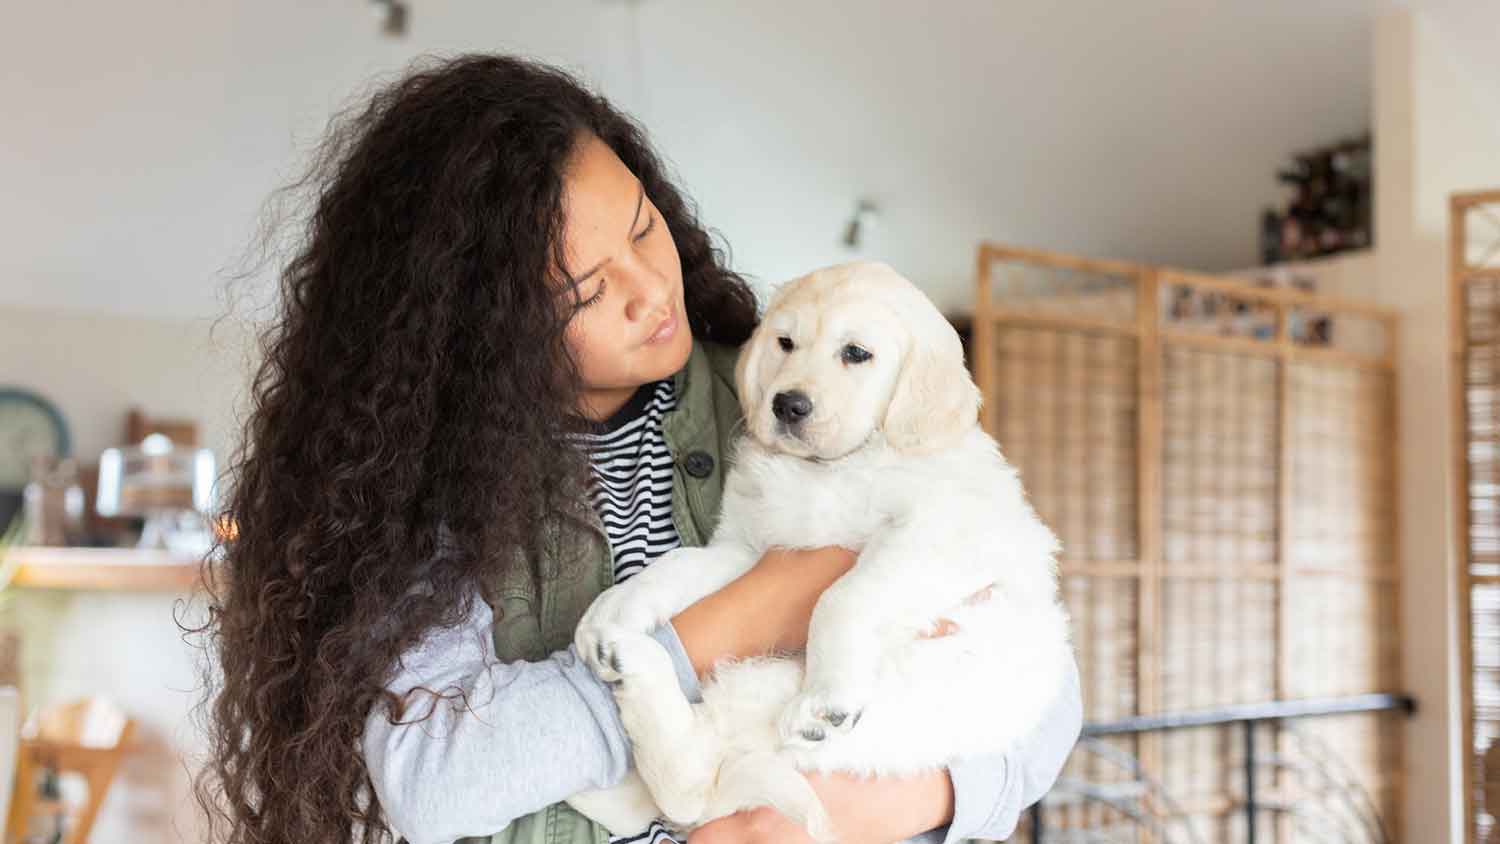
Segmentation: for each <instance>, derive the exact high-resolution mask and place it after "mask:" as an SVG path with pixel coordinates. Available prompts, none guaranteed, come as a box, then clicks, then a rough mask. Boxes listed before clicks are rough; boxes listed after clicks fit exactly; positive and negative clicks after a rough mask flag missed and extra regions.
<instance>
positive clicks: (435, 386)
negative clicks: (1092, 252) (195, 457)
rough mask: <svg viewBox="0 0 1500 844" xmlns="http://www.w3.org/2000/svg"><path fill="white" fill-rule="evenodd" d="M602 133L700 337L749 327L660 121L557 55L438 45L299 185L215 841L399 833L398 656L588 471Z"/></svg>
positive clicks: (749, 301) (322, 839)
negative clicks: (666, 233) (586, 364)
mask: <svg viewBox="0 0 1500 844" xmlns="http://www.w3.org/2000/svg"><path fill="white" fill-rule="evenodd" d="M589 134H592V135H594V136H597V137H598V138H599V139H601V140H602V141H604V142H605V143H606V144H608V145H609V146H610V147H611V148H612V149H613V150H614V152H615V153H616V154H617V155H618V156H619V157H620V159H621V160H622V161H623V162H624V163H625V165H626V166H628V167H629V168H630V169H631V171H632V172H634V173H635V175H636V176H637V177H638V178H639V179H640V180H641V182H642V183H643V184H644V186H645V190H646V192H647V194H648V195H649V196H650V197H651V199H652V201H653V202H654V203H655V204H656V206H657V208H659V209H660V212H661V215H662V218H663V219H664V220H665V221H666V224H667V225H668V226H669V228H670V230H671V234H672V237H673V239H674V240H675V241H676V243H677V249H678V252H679V254H680V257H681V261H682V270H683V286H684V298H685V302H686V307H687V312H688V317H689V324H690V325H691V327H692V331H693V333H694V336H695V337H697V338H698V339H707V340H714V341H718V342H723V343H731V344H738V343H741V342H743V341H744V340H745V339H746V338H747V337H748V336H749V334H750V332H751V330H752V329H753V327H754V323H755V320H756V303H755V298H754V296H753V294H752V292H751V290H750V288H749V287H748V286H747V284H746V283H745V281H744V280H743V279H742V278H741V277H739V276H738V275H736V274H735V273H733V272H731V271H730V270H729V269H727V268H726V265H725V264H726V262H725V259H724V257H723V255H722V253H721V252H720V251H719V250H718V249H716V248H715V246H714V245H713V243H712V242H711V240H710V237H709V235H708V234H707V233H706V232H705V230H704V229H703V227H702V226H701V225H700V224H699V222H698V220H697V212H696V209H695V208H694V207H693V206H692V205H690V204H689V202H688V201H687V199H686V198H685V197H684V196H683V195H682V194H681V193H680V192H679V191H678V190H677V189H676V188H675V187H674V186H673V185H672V183H671V181H670V180H669V178H668V174H667V172H666V169H665V167H664V166H663V164H662V162H661V161H660V159H659V158H658V157H657V155H656V154H655V153H654V152H653V151H652V150H651V148H650V146H649V144H648V143H647V140H646V137H645V135H644V133H643V131H642V130H641V129H640V128H639V127H638V126H637V125H635V124H634V123H633V122H632V121H631V120H630V119H629V118H627V117H626V116H624V115H623V114H621V113H620V112H618V111H616V110H615V109H614V108H613V107H611V106H610V104H609V103H608V102H606V101H605V100H604V99H602V98H601V97H599V96H597V95H595V94H593V93H591V92H589V91H588V90H587V89H585V87H584V86H582V85H581V84H579V83H578V82H577V81H576V80H575V79H574V78H572V77H571V76H569V75H568V74H566V73H564V72H561V71H559V70H557V69H554V68H549V67H546V66H540V65H537V64H534V63H530V62H526V61H521V60H518V59H514V58H508V57H501V56H488V55H476V56H462V57H458V58H450V59H443V60H435V59H426V60H423V61H422V62H419V63H418V64H417V65H415V66H414V67H413V68H412V69H410V70H408V71H407V72H406V73H405V74H404V75H403V76H402V77H401V78H400V79H398V80H397V81H395V82H393V83H390V84H388V85H386V86H384V87H381V88H380V89H379V90H378V91H377V92H376V93H375V94H374V95H373V97H372V98H371V99H370V100H369V102H368V104H365V105H361V106H358V107H355V108H352V109H349V110H347V111H344V112H342V113H340V114H339V115H337V116H335V118H334V120H333V121H332V123H331V125H330V128H329V130H328V132H327V134H326V136H325V138H324V140H323V141H322V143H321V144H320V145H319V147H318V148H317V152H316V155H314V156H313V160H312V164H311V167H310V169H309V170H308V171H307V173H306V174H305V175H304V176H303V177H302V178H301V179H299V180H297V181H296V182H294V183H293V184H292V185H290V186H288V188H287V189H289V190H290V189H296V190H299V191H301V192H302V193H303V194H305V195H307V196H310V197H311V198H310V201H309V202H308V203H307V205H308V207H307V208H306V210H305V212H304V217H303V220H304V222H303V224H302V225H301V226H300V228H299V229H298V231H297V240H296V246H295V248H294V250H293V251H292V252H291V257H290V259H289V260H287V261H286V262H285V264H284V266H283V267H282V268H281V270H280V275H279V278H280V283H279V294H280V298H279V303H278V304H277V306H276V308H277V310H276V312H275V314H276V318H275V320H274V321H273V324H272V326H271V327H270V328H269V329H267V330H266V331H265V332H263V333H262V334H261V335H260V337H259V341H260V352H261V355H262V359H261V362H260V364H259V368H258V370H257V371H256V374H255V376H254V378H253V380H252V382H251V391H250V408H249V414H248V416H247V417H246V419H245V422H244V430H243V437H242V439H241V441H240V443H239V445H238V447H237V448H236V450H235V453H234V455H233V456H232V459H231V460H230V471H229V475H228V480H229V482H230V484H231V487H230V491H229V492H228V493H227V495H226V498H225V504H226V506H225V513H226V514H227V515H228V516H229V517H230V518H232V523H233V525H234V527H235V532H234V533H233V534H232V535H229V536H226V538H224V539H222V540H221V541H220V542H219V545H218V549H217V550H218V551H219V552H220V553H219V555H218V556H219V557H220V560H219V562H218V563H217V564H216V566H215V567H214V568H213V569H212V570H210V571H209V572H208V573H207V577H208V580H209V589H208V592H207V594H208V598H207V611H208V615H207V621H206V624H205V626H204V627H202V628H200V630H199V632H201V633H203V634H205V636H206V644H207V647H208V648H209V652H210V653H211V654H212V655H213V657H214V659H215V660H216V665H214V666H212V670H211V673H212V674H213V675H214V676H215V677H216V679H214V680H213V681H212V683H211V687H210V689H209V697H208V698H207V700H208V701H209V703H208V707H207V710H206V711H207V714H208V715H209V720H210V728H209V730H210V738H211V747H210V754H209V762H208V764H207V765H206V766H205V768H204V769H203V771H202V774H201V775H200V777H199V778H198V782H197V796H198V799H199V801H200V803H202V804H203V807H204V809H205V811H207V813H208V815H209V826H210V833H209V834H210V836H211V838H212V839H214V840H224V841H227V842H231V844H308V842H318V844H342V842H353V841H360V842H375V841H383V840H387V839H388V838H389V837H390V835H391V833H390V830H389V828H388V826H387V824H386V823H385V821H384V819H383V817H382V812H381V808H380V804H379V801H378V799H377V797H376V795H375V794H374V792H373V789H372V787H371V780H370V776H369V772H368V770H367V768H366V766H365V763H364V760H363V758H362V755H361V753H360V741H361V735H362V733H363V726H364V723H365V719H366V717H367V716H368V714H369V713H370V712H371V711H372V710H371V707H373V706H376V705H377V704H382V703H391V704H394V705H393V706H392V712H393V714H392V716H391V717H393V718H394V717H399V716H397V715H396V714H394V713H396V712H399V711H400V706H399V704H398V702H395V701H390V700H389V697H390V696H389V695H388V694H387V693H386V692H384V690H383V688H382V687H383V685H384V684H385V683H386V682H388V681H389V679H390V678H391V676H392V674H393V671H394V668H395V662H396V659H397V655H398V654H400V653H401V652H402V651H403V650H404V649H406V648H408V647H410V646H412V645H413V644H415V643H416V642H417V641H418V640H419V638H420V637H421V636H422V635H423V633H424V632H425V631H428V630H429V629H430V628H434V627H436V626H440V625H453V624H456V623H458V622H459V620H460V619H462V618H463V617H464V616H465V615H466V614H467V612H468V611H469V609H470V606H469V602H470V601H471V600H472V597H471V596H473V595H475V594H481V595H486V596H487V595H488V593H487V592H485V587H486V584H488V583H492V582H494V579H495V577H496V576H497V574H498V573H499V572H500V569H501V568H502V567H503V566H505V565H508V564H509V563H508V562H507V561H508V560H510V559H512V558H513V556H515V555H513V554H512V553H509V552H511V551H512V550H513V549H515V548H517V547H525V546H526V544H527V543H528V541H529V539H530V537H529V535H528V533H529V527H530V526H532V525H534V524H535V522H536V520H537V518H538V517H539V516H541V515H542V514H544V513H547V512H549V511H551V510H552V509H553V508H554V507H556V506H558V504H559V502H561V501H562V499H561V497H560V496H563V495H566V494H567V490H568V489H570V488H574V487H571V486H570V485H567V484H566V481H567V480H568V479H569V478H570V476H571V477H574V478H576V477H577V473H578V472H580V471H583V470H584V469H585V468H586V463H584V462H583V458H582V457H581V455H579V454H578V453H577V451H576V450H575V449H572V448H569V447H568V446H567V444H566V441H565V439H564V438H561V437H559V436H558V434H559V431H562V430H565V429H566V428H567V426H568V425H569V422H568V420H569V419H572V418H574V414H573V409H574V408H575V407H576V406H577V398H578V394H579V390H580V383H579V379H578V372H577V368H576V366H575V364H574V361H573V360H572V359H571V358H570V357H569V354H568V351H567V348H566V346H565V344H564V340H563V333H564V326H565V325H566V322H567V320H568V317H569V316H570V315H571V313H572V304H571V303H570V302H568V301H567V299H566V297H562V296H559V295H558V293H557V291H558V281H559V278H558V275H557V274H558V272H559V270H558V268H559V267H560V266H561V264H560V262H558V260H557V258H558V255H559V252H560V240H561V238H560V236H559V234H560V232H561V230H562V222H563V221H562V210H561V200H560V198H561V195H562V189H563V176H564V170H565V166H566V164H567V162H568V160H569V156H570V154H571V153H572V152H573V151H574V149H575V148H576V146H577V145H578V143H579V141H580V140H581V139H582V138H586V137H587V136H588V135H589ZM440 521H441V522H442V523H443V524H444V525H446V527H447V528H448V533H449V534H451V541H450V540H449V539H447V538H445V539H444V540H443V542H442V543H441V544H440V542H439V532H438V525H439V522H440ZM531 574H532V576H533V577H536V576H537V574H536V572H535V571H534V570H533V571H532V572H531ZM215 686H216V688H215Z"/></svg>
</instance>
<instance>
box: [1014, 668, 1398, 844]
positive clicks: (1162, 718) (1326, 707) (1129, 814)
mask: <svg viewBox="0 0 1500 844" xmlns="http://www.w3.org/2000/svg"><path fill="white" fill-rule="evenodd" d="M1416 708H1417V704H1416V700H1415V699H1414V698H1412V697H1411V696H1410V695H1404V694H1366V695H1354V696H1350V697H1337V698H1315V699H1308V700H1290V701H1272V702H1269V703H1255V704H1242V705H1236V706H1225V707H1220V708H1215V709H1201V710H1190V711H1184V712H1173V713H1164V714H1161V715H1140V716H1135V717H1131V718H1124V719H1121V720H1118V721H1106V722H1097V723H1090V724H1085V725H1084V727H1083V735H1082V738H1081V739H1080V743H1079V746H1080V747H1086V748H1088V749H1089V750H1090V751H1091V752H1094V753H1096V754H1099V755H1101V756H1103V757H1105V758H1106V759H1107V760H1108V761H1110V762H1111V763H1113V764H1115V765H1117V766H1119V767H1124V768H1126V769H1127V770H1129V772H1130V773H1131V774H1132V776H1133V777H1134V782H1137V783H1140V784H1141V785H1142V786H1143V789H1144V790H1146V791H1150V792H1151V793H1152V794H1153V795H1154V797H1155V798H1156V799H1157V800H1159V801H1161V802H1163V803H1164V804H1165V805H1167V806H1168V807H1169V808H1170V807H1173V806H1174V805H1175V804H1174V801H1173V800H1172V799H1171V796H1170V795H1169V794H1167V793H1166V791H1165V789H1163V788H1162V787H1161V785H1160V784H1159V783H1158V782H1156V781H1155V780H1153V779H1152V778H1151V777H1150V775H1149V773H1148V772H1146V771H1144V770H1142V769H1141V767H1140V764H1139V762H1138V761H1137V760H1136V759H1135V757H1133V756H1131V755H1130V754H1128V753H1125V752H1124V751H1121V750H1118V749H1116V748H1112V747H1110V746H1108V745H1105V744H1103V743H1102V742H1101V741H1100V739H1103V738H1106V737H1110V736H1125V735H1136V734H1139V733H1149V732H1164V731H1171V730H1185V729H1194V728H1200V727H1225V726H1233V725H1241V726H1243V729H1244V755H1245V758H1244V760H1243V762H1242V764H1243V766H1244V777H1245V794H1244V807H1243V811H1244V816H1245V830H1246V840H1247V841H1248V842H1249V844H1256V814H1257V813H1258V812H1259V810H1260V809H1261V805H1260V803H1259V801H1258V800H1257V795H1256V780H1257V777H1256V768H1257V766H1258V765H1259V764H1260V763H1261V761H1262V757H1261V755H1260V751H1259V749H1258V747H1257V741H1256V735H1255V728H1256V727H1257V726H1259V725H1262V724H1265V723H1269V722H1283V721H1289V720H1293V719H1303V718H1316V717H1322V716H1329V715H1347V714H1350V713H1359V712H1388V711H1397V712H1402V713H1404V714H1406V715H1411V714H1412V713H1414V712H1415V711H1416ZM1299 738H1301V739H1303V740H1305V741H1312V740H1311V739H1310V737H1305V736H1299ZM1324 752H1325V753H1326V750H1325V751H1324ZM1328 755H1329V756H1330V757H1331V754H1328ZM1331 762H1332V763H1333V764H1338V763H1337V760H1336V759H1333V760H1331ZM1322 773H1323V775H1324V777H1325V778H1329V777H1330V775H1329V774H1328V773H1327V772H1326V771H1323V772H1322ZM1337 784H1338V785H1340V786H1341V787H1343V788H1344V789H1346V790H1349V791H1360V792H1362V791H1363V790H1362V789H1361V788H1360V787H1359V785H1358V784H1357V783H1355V782H1353V779H1352V777H1346V778H1345V780H1344V781H1343V782H1341V783H1337ZM1071 788H1072V789H1073V790H1075V791H1076V792H1078V793H1079V794H1080V795H1081V796H1083V797H1084V798H1085V799H1094V800H1099V801H1101V802H1104V803H1105V804H1107V805H1110V806H1111V807H1112V808H1114V809H1115V810H1117V811H1119V812H1120V813H1121V814H1122V815H1123V816H1124V817H1126V818H1129V819H1130V820H1131V821H1132V822H1134V823H1136V824H1138V825H1141V826H1146V827H1149V828H1152V829H1153V831H1155V830H1156V829H1159V828H1160V827H1161V826H1162V824H1161V822H1160V821H1159V820H1157V819H1155V818H1153V817H1150V816H1148V815H1147V814H1146V813H1144V812H1141V811H1140V810H1138V809H1136V808H1135V807H1133V806H1131V805H1127V804H1125V803H1123V802H1122V801H1119V800H1117V799H1115V798H1114V797H1112V796H1111V795H1109V794H1106V793H1105V792H1104V791H1103V789H1102V788H1100V787H1098V786H1095V785H1093V784H1089V783H1073V784H1072V785H1071ZM1348 800H1349V801H1350V804H1351V805H1355V804H1358V807H1357V808H1358V811H1357V812H1356V814H1358V815H1359V816H1360V817H1361V818H1364V819H1365V820H1366V822H1367V824H1373V827H1374V828H1373V829H1372V830H1371V832H1372V838H1373V839H1374V840H1377V841H1386V840H1389V838H1390V836H1389V835H1388V833H1387V832H1386V831H1385V829H1384V827H1383V825H1382V823H1381V821H1380V819H1379V816H1378V814H1377V813H1375V812H1374V809H1373V802H1372V801H1370V800H1369V797H1368V795H1367V794H1363V793H1360V794H1350V795H1348ZM1046 802H1047V801H1046V800H1045V798H1044V799H1043V800H1042V801H1041V802H1038V803H1037V804H1035V805H1033V806H1032V807H1031V809H1030V810H1029V819H1030V824H1031V841H1032V842H1033V844H1041V842H1043V841H1044V840H1046V811H1047V810H1046V805H1045V804H1046ZM1158 837H1160V838H1165V837H1166V836H1165V835H1164V834H1161V835H1159V836H1158ZM1187 837H1188V838H1189V839H1190V840H1196V839H1197V836H1196V835H1194V834H1192V833H1191V831H1190V832H1189V834H1188V836H1187Z"/></svg>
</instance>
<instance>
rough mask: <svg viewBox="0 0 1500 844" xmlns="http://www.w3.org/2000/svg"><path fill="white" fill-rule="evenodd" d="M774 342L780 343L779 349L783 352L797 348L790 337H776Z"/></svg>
mask: <svg viewBox="0 0 1500 844" xmlns="http://www.w3.org/2000/svg"><path fill="white" fill-rule="evenodd" d="M776 342H777V343H780V344H781V350H782V351H783V352H790V351H791V350H793V349H795V348H797V344H795V343H793V342H792V338H790V337H777V338H776Z"/></svg>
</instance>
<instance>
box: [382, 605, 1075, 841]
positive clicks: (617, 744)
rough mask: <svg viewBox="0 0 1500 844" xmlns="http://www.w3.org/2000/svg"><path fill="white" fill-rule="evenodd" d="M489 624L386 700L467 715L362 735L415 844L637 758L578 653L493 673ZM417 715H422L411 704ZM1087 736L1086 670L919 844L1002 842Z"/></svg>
mask: <svg viewBox="0 0 1500 844" xmlns="http://www.w3.org/2000/svg"><path fill="white" fill-rule="evenodd" d="M492 620H493V615H492V613H491V611H490V608H489V605H488V604H486V603H485V602H484V601H483V600H480V599H478V598H476V599H475V600H474V608H473V611H472V612H471V613H470V615H469V617H468V618H467V619H466V620H465V621H464V623H463V624H462V625H460V626H458V627H454V628H449V629H444V630H435V631H433V632H432V633H431V634H429V635H428V636H427V637H426V638H424V639H423V640H422V641H421V642H420V643H419V644H418V645H417V646H416V647H414V648H412V650H410V651H408V652H407V653H406V654H404V655H403V656H402V659H401V666H400V669H399V671H398V673H397V675H396V677H395V679H394V680H393V681H392V682H391V683H390V685H389V686H388V687H387V688H389V689H390V690H391V691H392V692H394V693H396V694H397V695H404V694H405V693H406V692H408V691H410V690H411V689H414V688H418V687H425V688H428V689H433V690H436V691H439V692H444V691H452V690H461V691H463V692H464V693H465V694H467V696H468V707H467V708H465V707H464V706H462V705H461V704H457V703H456V702H448V701H443V702H439V703H438V704H437V705H436V706H435V707H433V709H432V714H431V717H429V718H427V719H426V720H425V721H422V722H419V723H413V724H401V725H394V724H391V723H390V720H389V719H388V717H387V715H386V711H385V709H384V707H382V706H377V707H376V708H375V709H374V710H372V712H371V713H370V716H369V718H368V720H367V722H366V726H365V735H364V753H365V761H366V763H367V765H368V766H369V769H370V778H371V781H372V782H373V783H374V787H375V793H376V795H377V796H378V797H379V798H380V803H381V806H382V808H383V809H384V811H385V814H386V818H387V820H388V821H389V822H390V824H391V827H392V828H393V829H394V830H395V831H396V832H397V834H399V835H401V836H404V837H405V838H406V839H407V841H409V842H410V844H446V842H450V841H452V840H453V839H455V838H460V837H462V836H466V835H481V836H483V835H492V834H494V833H495V832H498V831H499V830H501V829H503V828H504V827H505V826H506V825H507V824H509V823H510V822H511V821H512V820H514V819H516V818H518V817H521V816H523V815H526V814H530V813H531V812H534V811H536V810H538V809H541V808H544V807H546V806H548V805H551V804H552V803H556V802H558V801H559V800H566V799H567V798H569V797H571V796H573V795H574V794H577V793H578V792H580V791H585V790H588V789H592V788H604V787H608V786H612V785H616V784H618V783H619V782H620V780H621V779H623V778H624V776H625V773H626V772H627V771H628V770H629V769H630V766H631V757H630V745H629V741H628V740H627V739H626V736H625V729H624V726H623V725H622V724H621V723H620V714H619V709H618V707H617V706H616V705H615V701H614V696H613V694H612V693H611V692H610V690H609V687H608V686H606V685H604V683H603V682H601V681H600V680H599V678H598V677H597V676H595V674H594V672H593V670H592V669H590V668H589V667H588V665H587V664H586V663H584V662H583V661H582V660H580V659H578V657H577V655H576V654H575V653H574V652H573V649H572V648H571V647H570V648H569V649H568V650H565V651H558V652H557V653H554V654H552V655H551V656H550V657H548V658H547V659H545V660H542V661H540V662H511V663H501V662H499V661H497V659H496V657H495V653H494V648H493V644H492V640H491V638H490V625H491V623H492ZM651 635H652V636H653V637H654V638H655V639H656V640H657V641H658V642H660V643H661V644H662V646H663V647H664V648H666V649H667V652H668V653H669V654H670V655H671V657H672V663H673V665H674V667H675V668H676V669H677V679H678V682H679V684H680V685H681V686H682V690H683V693H684V694H686V695H687V697H688V698H689V699H690V700H693V701H697V700H701V695H700V689H699V685H698V678H697V675H696V674H695V673H694V671H693V668H692V663H691V661H690V660H689V659H688V656H687V653H686V651H685V650H684V649H683V646H682V642H681V640H679V639H678V637H677V633H676V631H675V630H674V629H673V628H672V625H671V624H664V625H662V626H661V627H658V628H656V629H655V630H653V631H652V633H651ZM412 706H413V707H415V709H414V715H413V716H412V717H420V715H421V714H423V713H425V712H426V711H427V710H426V708H423V707H424V701H423V700H422V699H421V698H420V697H417V698H414V702H413V704H412ZM1081 723H1082V705H1081V696H1080V692H1079V683H1078V669H1077V666H1076V664H1075V663H1073V662H1072V661H1071V660H1070V661H1069V671H1068V673H1067V676H1066V682H1065V683H1064V686H1063V688H1062V690H1061V691H1060V692H1059V694H1058V696H1057V698H1056V699H1055V701H1054V703H1053V704H1052V708H1051V710H1050V711H1049V714H1048V716H1047V717H1046V718H1045V719H1044V720H1043V722H1042V725H1041V726H1040V727H1039V728H1038V729H1037V730H1036V731H1035V732H1034V733H1033V734H1032V735H1030V736H1028V737H1027V738H1026V739H1024V740H1023V741H1022V742H1021V744H1020V745H1019V747H1018V748H1017V749H1016V750H1014V751H1012V752H1009V753H1005V754H996V755H992V756H980V757H973V758H968V759H962V760H959V761H958V762H955V763H954V764H952V765H950V766H949V774H950V776H951V777H952V779H953V790H954V812H953V821H952V823H951V824H949V825H948V826H945V827H940V828H939V829H936V830H933V831H931V832H929V833H926V834H924V835H922V836H918V837H916V838H914V839H911V840H913V841H921V842H924V844H940V842H941V844H957V842H959V841H962V840H964V839H966V838H992V839H1004V838H1007V837H1009V836H1010V834H1011V833H1012V832H1013V831H1014V830H1015V826H1016V823H1017V821H1018V820H1019V818H1020V815H1021V812H1022V811H1024V810H1025V809H1026V807H1027V806H1030V805H1031V804H1032V803H1035V802H1036V801H1037V800H1039V799H1041V797H1042V795H1043V794H1045V793H1046V792H1047V789H1048V788H1050V787H1051V785H1052V783H1053V782H1054V781H1055V780H1056V779H1057V775H1058V773H1059V772H1060V771H1061V769H1062V764H1063V762H1064V761H1065V760H1066V759H1067V756H1068V753H1069V752H1070V751H1071V750H1072V748H1073V743H1074V741H1076V740H1077V737H1078V732H1079V729H1080V726H1081Z"/></svg>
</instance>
